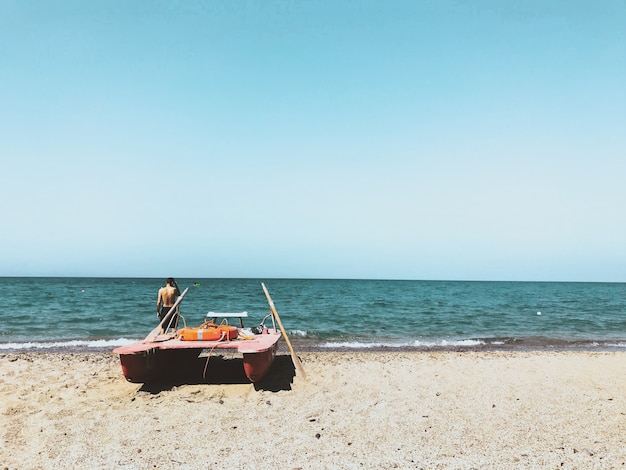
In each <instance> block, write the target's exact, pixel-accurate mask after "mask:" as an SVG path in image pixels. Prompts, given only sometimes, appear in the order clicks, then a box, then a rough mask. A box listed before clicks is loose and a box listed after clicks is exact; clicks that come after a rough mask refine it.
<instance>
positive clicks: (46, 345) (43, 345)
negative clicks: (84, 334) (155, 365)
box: [0, 338, 137, 350]
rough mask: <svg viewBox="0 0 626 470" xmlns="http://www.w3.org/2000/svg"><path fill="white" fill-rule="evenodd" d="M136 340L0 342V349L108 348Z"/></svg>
mask: <svg viewBox="0 0 626 470" xmlns="http://www.w3.org/2000/svg"><path fill="white" fill-rule="evenodd" d="M135 341H137V339H128V338H118V339H93V340H78V339H76V340H67V341H51V342H34V341H33V342H25V343H0V350H29V349H30V350H32V349H45V350H57V349H87V350H88V349H110V348H116V347H118V346H125V345H127V344H131V343H134V342H135Z"/></svg>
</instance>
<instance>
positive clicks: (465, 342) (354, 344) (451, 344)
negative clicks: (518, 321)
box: [320, 339, 486, 349]
mask: <svg viewBox="0 0 626 470" xmlns="http://www.w3.org/2000/svg"><path fill="white" fill-rule="evenodd" d="M485 344H486V343H485V342H484V341H482V340H476V339H461V340H456V341H449V340H441V341H431V342H429V341H419V340H416V341H413V342H362V341H344V342H331V341H329V342H326V343H323V344H321V345H320V347H322V348H348V349H370V348H416V347H417V348H432V347H443V348H455V347H475V346H483V345H485Z"/></svg>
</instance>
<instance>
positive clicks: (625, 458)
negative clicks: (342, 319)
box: [0, 352, 626, 470]
mask: <svg viewBox="0 0 626 470" xmlns="http://www.w3.org/2000/svg"><path fill="white" fill-rule="evenodd" d="M299 356H300V358H301V360H302V363H303V366H304V369H305V371H306V374H307V379H306V380H304V379H303V378H301V377H299V376H295V377H294V370H293V366H292V364H291V359H290V356H289V355H288V354H287V353H286V352H281V353H280V354H279V356H278V357H277V359H276V362H275V364H274V367H273V369H272V371H271V373H270V376H269V377H268V378H267V380H265V381H264V383H263V384H261V385H256V386H255V385H252V384H249V383H244V380H239V379H238V378H237V377H239V375H238V374H237V373H234V374H233V375H232V377H230V379H229V381H230V382H232V383H227V384H219V383H215V384H198V383H196V384H185V383H161V384H152V385H150V386H146V385H142V384H132V383H128V382H126V381H125V379H124V378H123V376H122V374H121V370H120V366H119V362H118V358H117V357H116V356H115V355H113V354H109V353H95V354H94V353H89V354H67V353H63V354H61V353H26V354H24V353H23V354H3V355H1V356H0V381H1V385H0V393H1V397H0V410H1V413H0V420H1V421H0V429H1V430H2V436H1V441H0V442H1V447H0V462H1V463H2V466H1V468H4V469H11V470H13V469H66V468H78V469H82V468H85V469H87V468H89V469H94V468H97V469H112V468H116V469H118V468H123V469H169V468H189V469H195V468H197V469H220V468H230V469H234V468H237V469H268V468H276V469H368V468H371V469H389V468H400V469H422V468H423V469H429V468H430V469H448V468H450V469H469V468H477V469H478V468H480V469H491V468H493V469H499V468H502V469H509V468H537V469H543V468H569V469H581V468H603V469H604V468H606V469H613V468H626V393H625V392H626V354H625V353H621V352H595V353H592V352H437V353H430V352H361V353H334V352H307V353H301V354H299ZM238 366H240V363H236V362H234V363H233V367H238ZM233 377H234V379H233Z"/></svg>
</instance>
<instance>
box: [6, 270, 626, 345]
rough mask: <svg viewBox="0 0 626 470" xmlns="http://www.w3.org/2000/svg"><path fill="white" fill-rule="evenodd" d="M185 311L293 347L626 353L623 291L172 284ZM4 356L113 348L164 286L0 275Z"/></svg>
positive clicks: (151, 319) (147, 313)
mask: <svg viewBox="0 0 626 470" xmlns="http://www.w3.org/2000/svg"><path fill="white" fill-rule="evenodd" d="M177 281H178V285H179V286H180V288H181V290H183V289H184V288H185V287H189V292H188V293H187V295H186V297H185V299H184V301H183V303H182V306H181V313H182V315H183V318H184V321H185V322H186V323H187V325H190V326H197V325H199V324H200V323H201V322H202V320H203V319H204V317H205V315H206V313H207V312H209V311H215V312H240V311H247V312H248V315H249V319H248V322H247V324H246V326H254V325H257V324H259V323H260V322H261V320H262V319H263V317H264V316H265V315H267V314H268V313H269V306H268V303H267V299H266V298H265V294H264V293H263V290H262V288H261V282H265V284H266V286H267V288H268V289H269V292H270V294H271V296H272V299H273V301H274V303H275V306H276V309H277V311H278V313H279V315H280V317H281V320H282V323H283V325H284V326H285V329H286V330H287V332H288V334H289V338H290V340H291V342H292V344H293V346H294V348H296V349H298V348H299V349H300V350H312V349H313V350H318V349H322V350H352V349H381V348H382V349H385V348H404V349H422V350H432V349H455V350H456V349H464V348H467V349H507V348H508V349H544V348H556V349H567V348H585V349H589V348H590V349H603V350H606V349H626V285H625V284H621V283H563V282H465V281H387V280H381V281H378V280H321V279H313V280H311V279H267V280H260V279H177ZM0 282H1V283H2V290H1V291H2V295H1V297H2V301H1V304H2V307H3V309H2V313H1V314H0V315H1V318H2V321H1V322H0V351H3V350H4V351H15V350H19V351H50V350H72V351H76V350H86V351H96V350H98V351H100V350H111V349H113V348H114V347H116V346H118V345H122V344H126V343H129V342H133V341H136V340H138V339H142V338H144V337H145V336H146V335H147V334H148V333H149V332H150V331H151V330H152V329H153V328H154V327H155V326H156V325H157V324H158V320H157V317H156V309H155V304H156V296H157V291H158V289H159V287H161V286H162V285H164V280H163V279H140V278H120V279H116V278H40V277H32V278H8V277H5V278H0Z"/></svg>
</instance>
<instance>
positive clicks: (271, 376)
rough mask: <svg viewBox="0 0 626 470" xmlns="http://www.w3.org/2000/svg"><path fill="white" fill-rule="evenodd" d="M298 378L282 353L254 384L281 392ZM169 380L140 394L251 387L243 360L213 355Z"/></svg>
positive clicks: (154, 383)
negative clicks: (204, 387)
mask: <svg viewBox="0 0 626 470" xmlns="http://www.w3.org/2000/svg"><path fill="white" fill-rule="evenodd" d="M295 375H296V371H295V367H294V365H293V361H292V360H291V356H290V355H284V354H279V355H276V357H275V358H274V362H273V363H272V366H271V367H270V369H269V370H268V371H267V374H266V375H265V377H263V379H262V380H260V381H258V382H256V383H254V384H253V386H254V389H255V390H256V391H268V392H279V391H281V390H283V391H288V390H291V386H292V384H293V379H294V377H295ZM168 376H169V378H167V379H155V380H153V381H150V382H145V383H144V384H143V385H142V386H141V388H140V389H139V391H142V392H148V393H151V394H158V393H160V392H164V391H168V390H171V389H173V388H175V387H180V386H181V385H218V384H219V385H230V384H250V380H249V379H248V377H246V374H245V372H244V370H243V359H242V358H225V357H223V356H211V357H209V358H202V359H198V360H197V361H195V362H194V363H193V364H190V363H187V364H186V366H185V367H180V368H178V369H177V370H176V371H172V373H171V374H168Z"/></svg>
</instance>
